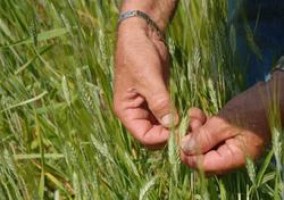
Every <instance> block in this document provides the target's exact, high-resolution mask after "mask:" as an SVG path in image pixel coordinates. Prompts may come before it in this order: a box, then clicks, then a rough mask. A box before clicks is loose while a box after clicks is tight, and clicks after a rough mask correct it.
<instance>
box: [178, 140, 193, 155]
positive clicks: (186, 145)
mask: <svg viewBox="0 0 284 200" xmlns="http://www.w3.org/2000/svg"><path fill="white" fill-rule="evenodd" d="M181 149H182V150H183V151H184V152H185V153H187V154H193V153H194V152H195V141H194V140H193V139H191V137H187V138H184V139H183V140H182V142H181Z"/></svg>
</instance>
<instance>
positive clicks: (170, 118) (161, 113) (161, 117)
mask: <svg viewBox="0 0 284 200" xmlns="http://www.w3.org/2000/svg"><path fill="white" fill-rule="evenodd" d="M153 91H154V92H149V93H148V94H146V96H145V97H146V101H147V104H148V106H149V109H150V110H151V112H152V114H153V115H154V116H155V117H156V119H157V120H158V121H159V122H160V123H161V125H163V126H164V127H167V128H169V127H172V126H175V125H177V123H178V120H179V119H178V114H177V112H176V109H175V108H174V106H173V105H172V103H171V100H170V96H169V92H168V91H167V89H166V88H165V87H164V86H161V87H160V89H159V90H156V89H155V90H153Z"/></svg>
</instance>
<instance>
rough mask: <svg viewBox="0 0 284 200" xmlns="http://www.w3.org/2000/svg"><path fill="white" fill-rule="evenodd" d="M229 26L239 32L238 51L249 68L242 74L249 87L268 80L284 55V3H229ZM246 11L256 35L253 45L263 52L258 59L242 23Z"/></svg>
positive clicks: (255, 0)
mask: <svg viewBox="0 0 284 200" xmlns="http://www.w3.org/2000/svg"><path fill="white" fill-rule="evenodd" d="M228 1H229V23H234V25H235V27H236V30H237V44H238V45H237V47H238V49H237V50H238V54H239V56H240V57H241V58H240V60H243V61H245V62H246V63H243V64H244V65H247V68H246V69H245V70H242V71H243V72H244V73H245V75H246V77H247V78H246V82H247V86H251V85H253V84H254V83H256V82H257V81H261V80H265V78H266V76H267V75H268V74H269V72H270V70H271V67H273V65H274V64H275V62H276V61H277V59H279V58H280V56H281V55H284V1H283V0H246V1H240V0H228ZM241 9H243V11H244V12H245V16H246V17H247V22H248V25H249V27H250V28H251V30H252V31H253V36H254V41H255V44H256V45H257V47H258V48H259V50H260V57H259V56H257V55H256V54H255V53H253V51H252V50H251V48H250V47H249V45H248V42H247V38H246V31H245V29H244V22H243V21H242V20H239V18H240V17H239V15H240V14H239V12H238V11H239V10H241Z"/></svg>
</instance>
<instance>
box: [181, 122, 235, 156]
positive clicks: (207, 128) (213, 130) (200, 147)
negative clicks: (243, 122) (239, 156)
mask: <svg viewBox="0 0 284 200" xmlns="http://www.w3.org/2000/svg"><path fill="white" fill-rule="evenodd" d="M237 134H240V130H239V129H238V128H236V127H234V126H232V125H230V124H229V123H228V122H226V121H225V120H223V119H222V118H219V117H212V118H210V119H209V120H208V121H207V123H206V124H205V125H204V126H202V127H200V128H199V129H198V130H196V131H195V132H193V133H191V134H188V135H187V136H185V137H184V138H183V140H182V143H181V148H182V150H183V151H184V153H186V154H188V155H193V154H203V153H206V152H208V151H209V150H212V149H214V148H216V147H217V146H218V145H220V144H221V143H224V142H225V141H226V140H227V139H229V138H232V137H234V136H236V135H237Z"/></svg>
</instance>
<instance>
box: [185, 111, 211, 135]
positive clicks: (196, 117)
mask: <svg viewBox="0 0 284 200" xmlns="http://www.w3.org/2000/svg"><path fill="white" fill-rule="evenodd" d="M188 116H189V119H190V124H189V125H190V128H191V130H192V132H194V131H196V130H198V129H199V128H200V127H201V126H202V125H204V124H205V123H206V120H207V116H206V115H205V113H204V112H203V111H202V110H200V109H199V108H196V107H192V108H190V109H189V110H188Z"/></svg>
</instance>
